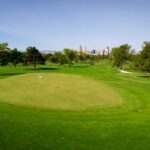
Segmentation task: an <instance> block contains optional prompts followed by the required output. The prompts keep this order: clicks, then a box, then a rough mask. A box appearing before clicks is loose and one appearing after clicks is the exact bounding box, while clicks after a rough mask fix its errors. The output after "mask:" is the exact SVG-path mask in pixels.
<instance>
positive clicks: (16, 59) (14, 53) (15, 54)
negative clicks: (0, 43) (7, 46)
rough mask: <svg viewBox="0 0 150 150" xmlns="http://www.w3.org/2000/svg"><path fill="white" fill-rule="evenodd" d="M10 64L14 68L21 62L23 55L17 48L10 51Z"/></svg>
mask: <svg viewBox="0 0 150 150" xmlns="http://www.w3.org/2000/svg"><path fill="white" fill-rule="evenodd" d="M9 58H10V62H11V63H12V64H13V65H14V66H15V67H16V66H17V64H18V63H20V62H22V60H23V55H22V53H21V52H19V51H18V50H17V48H15V49H13V50H11V51H10V57H9Z"/></svg>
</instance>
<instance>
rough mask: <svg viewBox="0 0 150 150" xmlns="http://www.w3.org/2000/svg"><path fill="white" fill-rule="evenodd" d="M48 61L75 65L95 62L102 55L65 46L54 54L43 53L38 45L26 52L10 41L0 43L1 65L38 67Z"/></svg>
mask: <svg viewBox="0 0 150 150" xmlns="http://www.w3.org/2000/svg"><path fill="white" fill-rule="evenodd" d="M46 61H49V62H51V63H56V64H60V65H64V64H68V65H73V64H74V63H76V62H89V63H91V64H94V63H96V62H99V61H100V55H92V54H88V53H86V52H84V51H76V50H73V49H69V48H65V49H64V50H63V52H59V51H56V52H55V53H54V54H42V53H41V52H40V51H39V50H38V49H37V48H36V47H32V46H30V47H28V48H26V50H25V51H24V52H21V51H19V50H18V49H17V48H14V49H10V48H9V47H8V43H0V66H5V65H7V64H9V63H11V64H13V65H14V66H15V67H16V66H17V64H19V63H22V64H24V65H28V64H33V66H34V69H36V66H37V64H43V65H44V64H45V62H46Z"/></svg>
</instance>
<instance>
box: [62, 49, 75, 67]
mask: <svg viewBox="0 0 150 150" xmlns="http://www.w3.org/2000/svg"><path fill="white" fill-rule="evenodd" d="M64 54H65V55H66V57H67V60H68V63H69V65H73V62H74V61H75V59H76V58H77V51H74V50H72V49H68V48H65V49H64Z"/></svg>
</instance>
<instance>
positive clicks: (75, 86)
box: [0, 73, 121, 110]
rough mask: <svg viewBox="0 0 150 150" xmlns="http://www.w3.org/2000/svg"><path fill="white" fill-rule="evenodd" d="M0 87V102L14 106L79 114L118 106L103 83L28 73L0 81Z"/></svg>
mask: <svg viewBox="0 0 150 150" xmlns="http://www.w3.org/2000/svg"><path fill="white" fill-rule="evenodd" d="M0 85H1V86H0V101H1V102H5V103H10V104H14V105H22V106H29V107H38V108H51V109H56V110H59V109H63V110H83V109H88V108H93V107H96V108H98V107H100V106H103V107H111V106H114V105H117V104H120V103H121V98H120V96H119V94H117V92H115V90H113V89H112V88H111V87H110V86H109V85H107V84H105V82H103V81H98V82H97V81H96V80H94V79H91V78H87V77H83V76H79V75H68V74H60V73H57V74H56V73H51V74H48V73H45V74H44V73H42V74H40V73H29V74H25V75H19V76H15V77H11V78H7V79H2V80H0ZM107 93H109V94H107ZM6 95H7V96H6Z"/></svg>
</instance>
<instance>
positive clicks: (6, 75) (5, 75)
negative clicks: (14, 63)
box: [0, 73, 24, 77]
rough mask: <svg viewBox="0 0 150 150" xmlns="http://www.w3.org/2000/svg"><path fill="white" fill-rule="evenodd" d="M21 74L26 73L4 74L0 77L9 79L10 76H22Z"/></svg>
mask: <svg viewBox="0 0 150 150" xmlns="http://www.w3.org/2000/svg"><path fill="white" fill-rule="evenodd" d="M21 74H24V73H3V74H0V77H8V76H15V75H21Z"/></svg>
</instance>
